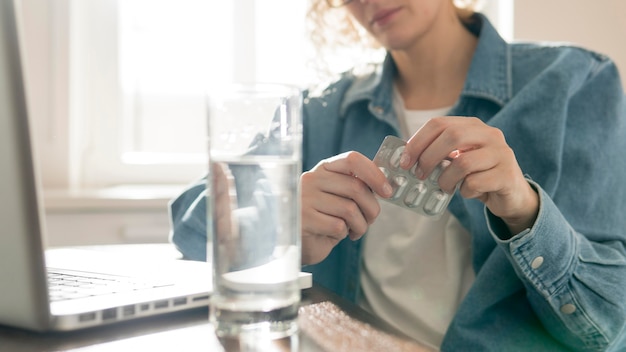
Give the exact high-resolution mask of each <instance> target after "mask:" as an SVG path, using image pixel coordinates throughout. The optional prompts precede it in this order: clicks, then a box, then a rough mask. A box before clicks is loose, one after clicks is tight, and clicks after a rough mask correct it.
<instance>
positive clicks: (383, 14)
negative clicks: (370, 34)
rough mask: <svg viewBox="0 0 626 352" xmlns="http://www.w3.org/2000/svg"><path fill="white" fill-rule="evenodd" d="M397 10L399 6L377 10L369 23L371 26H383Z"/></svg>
mask: <svg viewBox="0 0 626 352" xmlns="http://www.w3.org/2000/svg"><path fill="white" fill-rule="evenodd" d="M399 11H400V8H399V7H398V8H393V9H384V10H379V11H377V12H376V13H375V14H374V17H373V18H372V20H371V21H370V24H371V25H372V26H384V25H386V24H387V23H389V22H390V21H391V20H392V19H393V17H394V15H395V14H396V13H398V12H399Z"/></svg>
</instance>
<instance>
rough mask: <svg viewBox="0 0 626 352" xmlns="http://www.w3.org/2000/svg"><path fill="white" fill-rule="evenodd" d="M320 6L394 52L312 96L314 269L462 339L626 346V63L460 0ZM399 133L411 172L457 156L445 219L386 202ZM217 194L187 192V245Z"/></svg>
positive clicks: (412, 324)
mask: <svg viewBox="0 0 626 352" xmlns="http://www.w3.org/2000/svg"><path fill="white" fill-rule="evenodd" d="M314 3H315V4H314V5H316V6H314V7H313V8H314V9H316V10H317V11H325V13H332V12H331V11H346V13H347V14H349V16H350V18H352V19H354V20H355V21H356V22H357V23H358V24H359V25H360V26H361V27H362V28H363V29H364V30H365V31H367V32H368V33H369V35H370V36H371V37H372V38H373V39H374V40H375V42H377V43H378V44H380V45H381V46H383V47H384V48H385V49H386V52H387V56H386V58H385V60H384V62H383V63H381V64H378V65H372V66H370V67H369V70H368V69H366V68H363V67H360V68H359V69H358V70H352V71H350V72H347V73H345V74H343V75H342V76H341V77H340V78H339V79H338V80H336V81H335V82H334V83H332V84H330V85H329V86H328V87H326V88H325V89H323V90H321V91H319V92H317V93H314V92H313V91H310V92H308V93H307V94H306V97H305V98H306V99H305V106H304V116H305V117H304V126H303V127H304V129H303V130H304V148H303V167H304V170H305V172H304V173H303V175H302V177H301V187H302V230H303V231H302V232H303V233H302V260H303V264H308V265H307V266H306V267H305V269H306V270H308V271H311V272H313V277H314V278H315V280H316V281H317V282H318V283H320V284H321V285H324V286H326V287H329V288H331V289H332V290H334V291H336V292H337V293H339V294H340V295H342V296H344V297H346V298H348V299H351V300H353V301H354V302H357V303H359V304H360V305H362V306H363V307H365V308H366V309H368V310H370V311H372V312H373V313H374V314H377V315H379V316H381V317H382V318H383V319H386V320H388V321H389V322H390V323H391V324H393V325H395V326H396V327H397V328H398V329H400V330H402V331H404V332H405V333H407V334H408V335H410V336H412V337H414V338H415V339H416V340H419V341H421V342H422V343H425V344H429V345H431V346H433V347H436V348H440V349H441V350H444V351H448V350H449V351H456V350H472V351H488V350H498V351H500V350H529V349H531V348H534V349H538V350H550V351H553V350H619V349H624V348H626V338H625V336H626V335H625V334H626V333H624V332H623V330H625V327H626V324H625V320H626V300H624V299H623V293H622V292H623V291H624V288H625V287H626V249H625V245H626V217H624V216H622V215H621V214H619V210H620V209H621V210H623V209H626V188H625V187H624V186H623V185H622V184H621V183H622V180H624V179H626V160H625V159H624V158H623V157H619V156H618V157H614V155H613V154H614V153H615V152H614V151H621V150H625V149H626V142H625V141H626V138H625V137H626V119H625V118H626V103H625V100H624V94H623V92H622V90H621V83H620V80H619V75H618V72H617V69H616V68H615V66H614V64H613V63H612V62H611V61H610V60H609V59H608V58H606V57H604V56H602V55H599V54H596V53H592V52H589V51H586V50H584V49H581V48H575V47H567V46H540V45H536V44H508V43H506V42H505V41H503V40H502V39H501V38H500V37H499V35H498V34H497V32H496V31H495V30H494V28H493V27H492V26H491V24H490V23H489V21H488V20H487V19H486V18H485V17H484V16H482V15H480V14H478V13H475V14H474V13H472V12H471V11H468V10H467V9H459V8H457V7H455V5H454V4H453V1H452V0H361V1H359V0H354V1H350V0H348V1H345V0H344V1H341V0H328V2H325V1H322V0H315V1H314ZM327 5H328V6H327ZM330 7H337V8H335V9H333V8H330ZM317 14H318V15H319V14H320V13H319V12H318V13H317ZM322 14H323V13H322ZM387 135H396V136H400V137H403V138H404V139H406V140H408V142H407V146H406V149H405V152H404V155H403V157H402V161H401V166H402V167H403V168H405V169H409V168H412V167H413V166H414V165H415V164H416V163H417V167H416V169H415V170H416V176H417V177H419V178H425V177H427V176H428V175H429V174H430V173H431V171H432V170H433V169H434V167H435V166H436V165H437V164H438V163H440V162H441V161H442V160H443V159H445V158H450V159H451V163H450V165H449V166H448V167H447V168H446V169H445V170H444V171H443V173H442V174H441V176H440V177H439V179H438V182H439V185H440V186H441V188H442V189H444V190H445V191H446V192H449V193H453V192H454V197H453V199H452V201H451V202H450V205H449V206H448V211H447V212H446V213H445V214H444V215H443V216H442V217H441V218H440V219H438V220H432V219H431V218H428V217H424V216H421V215H418V214H416V213H413V212H410V211H406V210H404V209H402V208H399V207H397V206H395V205H393V204H389V203H386V202H382V201H381V202H379V200H378V199H377V196H379V197H383V198H384V197H389V196H390V195H391V190H390V185H389V184H388V183H387V182H386V180H385V177H384V175H383V173H382V172H381V171H380V170H379V169H378V168H377V167H376V165H374V163H373V162H372V161H371V159H372V158H373V156H374V154H375V153H376V151H377V149H378V147H379V145H380V143H381V142H382V140H383V138H384V137H385V136H387ZM457 185H458V186H457ZM457 187H458V190H457ZM202 188H203V186H202V183H199V184H198V185H196V186H194V187H192V188H190V189H189V190H188V191H187V192H186V193H185V194H183V195H182V196H181V197H179V198H178V199H177V200H176V201H175V202H174V203H173V204H172V214H173V223H174V230H173V237H172V238H173V241H174V242H175V243H176V244H177V246H178V247H179V248H180V249H181V251H183V252H184V253H185V254H186V255H187V256H189V257H192V258H198V259H200V258H202V257H203V253H202V250H203V243H204V241H205V239H204V238H203V237H202V236H205V235H204V227H203V226H205V224H204V223H203V222H202V221H203V217H204V208H203V207H204V205H203V203H202V202H203V201H202V194H201V192H202ZM376 195H377V196H376ZM366 233H367V235H365V234H366ZM364 235H365V236H364ZM346 237H348V238H346Z"/></svg>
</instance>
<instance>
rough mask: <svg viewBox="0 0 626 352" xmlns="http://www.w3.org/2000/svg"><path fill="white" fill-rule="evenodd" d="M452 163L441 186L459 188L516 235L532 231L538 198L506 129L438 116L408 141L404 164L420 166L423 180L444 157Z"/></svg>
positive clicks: (404, 166) (470, 120)
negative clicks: (476, 200) (521, 167)
mask: <svg viewBox="0 0 626 352" xmlns="http://www.w3.org/2000/svg"><path fill="white" fill-rule="evenodd" d="M446 158H450V159H451V163H450V165H449V166H448V167H447V168H446V169H445V170H444V171H443V173H442V174H441V175H440V176H439V186H440V187H441V188H442V189H443V190H444V191H446V192H447V193H453V192H454V190H455V187H456V186H457V184H460V189H459V191H460V194H461V196H463V197H464V198H477V199H479V200H480V201H482V202H483V203H484V204H485V205H486V206H487V208H489V210H490V211H491V212H492V213H493V214H494V215H496V216H498V217H500V218H501V219H502V220H503V221H504V222H505V223H506V224H507V226H508V227H509V230H510V231H511V235H515V234H517V233H519V232H521V231H523V230H524V229H526V228H529V227H531V226H532V225H533V223H534V222H535V219H536V218H537V212H538V210H539V196H538V195H537V192H536V191H535V190H534V189H533V188H532V187H531V186H530V184H529V183H528V181H527V180H526V179H525V178H524V175H523V174H522V171H521V169H520V167H519V165H518V163H517V160H516V159H515V154H514V153H513V150H512V149H511V148H510V147H509V145H508V144H507V143H506V140H505V139H504V134H503V133H502V131H500V130H499V129H497V128H495V127H491V126H488V125H486V124H485V123H483V122H482V121H481V120H479V119H477V118H473V117H454V116H446V117H436V118H433V119H431V120H429V121H428V122H427V123H426V124H425V125H424V126H423V127H422V128H421V129H420V130H418V131H417V132H416V133H415V134H414V135H413V136H412V137H411V138H410V139H409V141H408V142H407V145H406V148H405V151H404V155H403V156H402V159H401V163H400V166H401V167H403V168H404V169H409V168H411V167H412V166H413V165H414V164H415V163H416V162H417V168H416V172H415V174H416V176H417V177H418V178H421V179H424V178H426V177H427V176H428V175H430V173H431V172H432V171H433V170H434V169H435V167H436V166H437V165H438V164H439V163H440V162H441V161H442V160H444V159H446Z"/></svg>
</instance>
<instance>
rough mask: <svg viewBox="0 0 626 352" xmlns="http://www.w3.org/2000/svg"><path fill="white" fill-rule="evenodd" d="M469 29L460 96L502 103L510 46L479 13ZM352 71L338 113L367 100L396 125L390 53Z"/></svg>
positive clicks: (507, 95)
mask: <svg viewBox="0 0 626 352" xmlns="http://www.w3.org/2000/svg"><path fill="white" fill-rule="evenodd" d="M468 29H469V30H470V31H471V32H472V33H474V34H475V35H477V36H478V44H477V46H476V51H475V52H474V56H473V58H472V63H471V64H470V68H469V71H468V74H467V77H466V80H465V87H464V88H463V91H462V92H461V96H466V97H474V98H479V99H487V100H491V101H493V102H495V103H497V104H499V105H501V106H502V105H504V104H505V103H506V102H507V101H509V100H510V99H511V95H512V82H511V53H510V46H509V45H508V44H507V43H506V41H504V39H502V37H500V35H499V34H498V32H497V31H496V30H495V28H494V27H493V26H492V25H491V23H490V22H489V20H488V19H487V18H486V17H485V16H484V15H482V14H479V13H477V14H475V16H474V21H473V22H472V24H470V25H469V26H468ZM352 74H353V75H354V77H355V78H354V82H353V83H352V86H351V87H350V88H349V89H348V91H347V92H346V94H345V97H344V100H343V102H342V104H341V106H340V110H339V113H340V116H342V117H343V116H345V114H346V112H347V110H348V107H349V106H351V105H352V104H354V103H356V102H357V101H361V100H368V101H369V105H368V108H369V110H370V112H371V113H372V114H373V115H374V116H376V117H377V118H379V119H381V120H384V121H387V122H388V123H390V124H392V125H393V126H395V127H396V128H397V127H398V126H397V121H396V118H395V113H394V112H393V106H392V101H393V99H392V94H393V77H394V76H395V75H396V66H395V63H394V62H393V59H392V57H391V55H389V54H387V55H386V57H385V60H384V61H383V63H382V64H371V65H366V66H364V67H359V68H356V69H354V70H353V71H352Z"/></svg>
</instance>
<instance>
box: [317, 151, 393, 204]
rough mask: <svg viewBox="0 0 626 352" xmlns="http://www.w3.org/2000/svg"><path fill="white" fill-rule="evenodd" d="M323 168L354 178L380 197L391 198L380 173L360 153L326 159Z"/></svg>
mask: <svg viewBox="0 0 626 352" xmlns="http://www.w3.org/2000/svg"><path fill="white" fill-rule="evenodd" d="M323 167H324V168H325V169H326V170H328V171H332V172H337V173H341V174H344V175H349V176H355V177H357V178H358V179H360V180H361V181H363V182H364V183H365V184H366V185H367V186H368V187H369V188H370V189H371V190H372V191H374V192H376V194H378V195H380V196H381V197H385V198H388V197H390V196H391V193H392V189H391V185H390V184H389V183H388V182H387V178H386V177H385V175H384V174H383V172H382V171H380V169H379V168H378V166H376V164H374V162H373V161H371V160H370V159H368V158H367V157H366V156H364V155H363V154H361V153H357V152H347V153H344V154H340V155H338V156H336V157H334V158H331V159H328V160H327V162H325V163H324V164H323Z"/></svg>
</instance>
